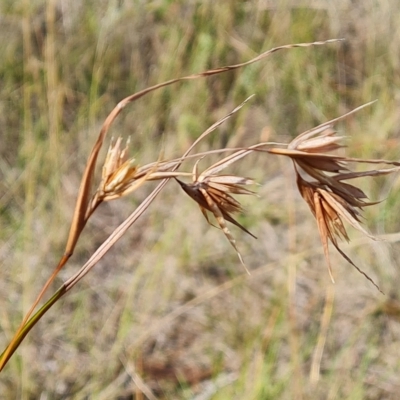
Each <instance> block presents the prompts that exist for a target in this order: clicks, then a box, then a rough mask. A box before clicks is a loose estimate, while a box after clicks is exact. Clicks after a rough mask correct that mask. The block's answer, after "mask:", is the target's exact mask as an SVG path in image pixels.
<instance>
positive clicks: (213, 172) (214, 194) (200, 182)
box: [176, 145, 261, 273]
mask: <svg viewBox="0 0 400 400" xmlns="http://www.w3.org/2000/svg"><path fill="white" fill-rule="evenodd" d="M260 146H261V145H256V146H252V147H251V148H249V149H243V150H240V151H237V152H235V153H234V154H231V155H230V156H228V157H225V158H224V159H222V160H220V161H218V162H217V163H216V164H214V165H212V166H211V167H209V168H207V169H206V170H205V171H204V172H202V173H201V174H200V175H199V173H198V163H199V161H200V160H198V161H197V162H196V164H195V166H194V169H193V183H191V184H186V183H184V182H182V181H180V180H178V179H176V180H177V182H178V183H179V185H180V186H181V187H182V189H183V190H184V191H185V193H187V194H188V195H189V196H190V197H191V198H192V199H193V200H194V201H195V202H196V203H197V204H198V205H199V207H200V210H201V212H202V213H203V215H204V217H205V218H206V220H207V222H208V223H209V224H210V225H212V224H211V222H210V220H209V218H208V214H207V212H208V211H209V212H211V213H212V214H213V215H214V217H215V219H216V220H217V222H218V225H219V226H220V228H221V229H222V231H223V232H224V234H225V236H226V237H227V239H228V240H229V242H230V243H231V245H232V246H233V248H234V249H235V250H236V253H237V255H238V257H239V259H240V261H241V263H242V264H243V266H244V267H245V269H246V271H247V272H248V273H249V271H248V269H247V267H246V265H245V263H244V261H243V258H242V256H241V254H240V252H239V250H238V248H237V246H236V241H235V239H234V238H233V236H232V234H231V232H230V231H229V229H228V227H227V225H226V221H229V222H231V223H232V224H234V225H236V226H237V227H239V228H240V229H242V230H243V231H245V232H246V233H248V234H249V235H251V236H253V237H254V238H256V237H255V236H254V235H253V234H252V233H251V232H249V231H248V230H247V229H246V228H245V227H244V226H243V225H241V224H240V223H239V222H237V221H236V220H235V219H234V218H233V217H232V215H231V214H233V213H238V212H242V211H243V208H242V206H241V204H240V203H239V202H238V201H237V200H236V199H235V198H233V197H232V196H231V194H254V192H253V191H251V190H249V189H246V188H245V187H244V186H246V185H252V184H254V183H255V182H254V180H253V179H250V178H244V177H241V176H235V175H218V173H219V172H220V171H221V170H222V169H224V168H226V167H227V166H228V165H230V164H232V163H234V162H235V161H237V160H239V159H241V158H242V157H244V156H246V155H247V154H249V153H251V152H252V151H254V150H255V149H256V148H257V147H260Z"/></svg>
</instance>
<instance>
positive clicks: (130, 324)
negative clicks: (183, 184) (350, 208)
mask: <svg viewBox="0 0 400 400" xmlns="http://www.w3.org/2000/svg"><path fill="white" fill-rule="evenodd" d="M336 37H344V38H346V42H345V43H343V44H340V43H339V44H330V45H326V46H323V47H313V48H307V49H293V50H285V51H282V52H279V53H276V54H274V55H272V56H271V57H270V58H268V59H266V60H264V61H262V62H260V63H258V64H256V65H252V66H250V67H247V68H245V69H242V70H239V71H235V72H229V73H225V74H223V75H219V76H215V77H211V78H208V79H202V80H199V81H193V82H187V83H183V84H178V85H175V86H172V87H169V88H166V89H162V90H160V91H158V92H155V93H152V94H150V95H149V96H147V97H144V98H142V99H140V100H139V101H138V102H136V103H134V104H132V105H130V106H128V107H127V109H126V110H125V111H124V112H123V114H122V116H121V117H120V118H119V119H118V121H117V123H116V124H115V125H114V126H113V128H112V134H113V135H114V136H116V135H119V134H122V135H123V136H124V137H128V136H129V135H130V136H131V140H132V145H131V149H132V151H133V153H134V154H135V156H136V157H137V159H138V161H139V162H142V163H146V162H150V161H153V160H156V159H157V158H158V156H159V154H160V151H161V150H162V151H163V152H164V155H165V156H167V157H172V156H179V155H181V154H182V153H183V152H184V151H185V150H186V148H187V147H188V145H189V144H190V143H191V142H192V141H193V140H194V138H196V137H197V136H198V135H199V134H200V133H201V132H203V131H204V130H205V129H206V128H207V127H208V126H210V125H211V124H212V123H213V122H215V121H216V120H217V119H218V118H220V117H222V116H223V115H225V114H227V113H228V112H229V111H230V110H231V109H232V108H233V107H234V106H235V105H237V104H239V103H241V102H242V101H243V100H244V99H245V98H246V97H247V96H249V95H250V94H253V93H254V94H255V95H256V96H255V97H254V98H253V99H252V100H251V102H250V103H249V104H248V105H246V106H245V107H244V108H243V109H242V110H241V111H240V112H239V113H238V114H237V115H236V116H235V117H234V118H232V119H230V120H229V121H228V122H227V123H225V124H224V125H223V126H222V127H221V128H220V129H219V130H218V131H217V132H215V133H214V134H213V135H212V137H211V138H210V140H208V143H207V144H205V145H203V148H204V149H207V148H218V147H221V146H239V145H248V144H252V143H255V142H258V141H261V140H276V141H284V142H288V141H289V140H290V139H291V138H292V137H294V136H295V135H296V134H298V133H300V132H302V131H303V130H305V129H308V128H311V127H313V126H315V125H317V124H319V123H321V122H324V121H326V120H328V119H330V118H334V117H336V116H339V115H340V114H343V113H345V112H347V111H349V110H350V109H351V108H354V107H356V106H358V105H360V104H362V103H365V102H367V101H370V100H373V99H378V100H379V101H378V102H377V103H375V104H374V105H373V106H372V107H370V108H367V109H365V110H363V111H361V112H360V113H358V114H356V115H355V116H353V117H351V118H350V119H348V120H347V121H346V122H345V123H342V124H340V125H339V127H338V128H339V129H340V130H341V131H342V132H343V133H345V134H346V135H348V136H349V140H348V146H349V148H348V154H349V155H351V156H353V157H369V158H380V157H381V158H387V159H396V158H398V154H399V148H400V143H399V142H400V131H399V127H400V125H399V122H400V121H399V102H400V89H399V88H400V5H399V3H398V1H397V0H386V1H380V2H376V1H373V0H364V1H361V0H360V1H356V0H353V1H351V0H341V1H339V0H338V1H332V2H327V1H322V0H321V1H318V0H315V1H300V0H299V1H267V0H264V1H263V0H259V1H233V0H232V1H219V2H218V1H176V2H175V1H169V0H154V1H139V0H138V1H133V0H131V1H128V0H120V1H112V0H109V1H103V0H98V1H91V0H86V1H85V0H81V1H75V2H72V1H66V0H65V1H64V0H54V1H47V2H45V1H40V0H38V1H30V0H15V1H9V0H3V1H2V2H1V3H0V55H1V56H0V178H1V182H0V224H1V228H0V263H1V264H0V265H1V269H0V348H1V349H3V348H4V347H5V346H6V344H7V343H8V341H9V340H10V338H11V336H12V334H13V333H14V332H15V330H16V328H17V327H18V324H19V323H20V321H21V319H22V316H23V314H24V313H25V312H26V311H27V309H28V308H29V306H30V305H31V303H32V302H33V300H34V299H35V297H36V295H37V293H38V292H39V290H40V288H41V286H42V285H43V283H44V282H45V280H46V279H47V277H48V276H49V275H50V273H51V271H52V270H53V268H54V266H55V263H56V261H58V258H59V257H60V256H61V254H62V252H63V248H64V242H65V240H66V237H67V234H68V232H67V231H68V226H69V222H70V218H71V216H72V211H73V204H74V202H75V199H76V195H77V190H78V184H79V180H80V174H81V173H82V171H83V168H84V165H85V161H86V158H87V155H88V154H89V150H90V148H91V147H92V145H93V142H94V140H95V138H96V136H97V134H98V130H99V127H100V126H101V123H102V122H103V120H104V118H105V117H106V116H107V114H108V112H109V111H111V109H112V108H113V107H114V105H115V104H116V103H117V102H118V101H119V100H120V99H122V98H123V97H125V96H127V95H129V94H131V93H133V92H135V91H138V90H140V89H143V88H145V87H147V86H150V85H153V84H156V83H159V82H162V81H165V80H168V79H171V78H176V77H179V76H183V75H187V74H190V73H195V72H200V71H202V70H204V69H207V68H212V67H218V66H222V65H228V64H233V63H238V62H242V61H245V60H248V59H250V58H252V57H254V56H255V55H256V54H257V53H260V52H262V51H265V50H268V49H269V48H272V47H275V46H278V45H282V44H288V43H298V42H305V41H314V40H324V39H328V38H336ZM213 161H215V159H213V158H211V157H209V158H206V159H204V160H203V161H202V162H201V163H202V165H203V166H204V167H205V166H207V165H209V164H211V162H213ZM230 171H233V172H235V173H238V174H239V175H242V176H251V177H254V178H256V179H257V180H258V182H259V183H260V184H261V186H260V187H259V189H258V193H259V195H260V198H250V199H246V198H243V202H244V204H245V206H246V214H245V215H244V216H241V217H240V222H241V223H242V224H244V225H245V226H246V227H248V228H249V229H250V230H251V231H252V232H254V234H256V235H257V236H258V240H254V239H253V238H251V237H250V236H247V235H245V234H244V233H243V232H241V231H240V230H239V229H236V228H235V227H233V226H232V232H233V234H234V235H235V237H236V238H237V239H238V245H239V246H240V249H241V250H242V253H243V256H244V258H245V260H246V262H247V265H248V266H249V269H250V270H251V271H252V274H251V276H248V275H247V274H246V273H245V272H244V270H243V268H242V266H241V265H240V262H239V261H238V259H237V256H236V254H235V252H234V250H233V249H232V248H231V246H230V244H229V243H228V241H227V240H226V238H225V237H224V235H223V234H222V233H221V232H220V231H219V230H217V229H215V228H212V227H210V226H209V225H207V223H206V221H205V220H204V219H203V217H202V215H201V213H200V212H199V210H198V208H197V206H196V204H195V203H193V202H192V201H191V200H190V199H189V198H188V197H187V196H185V195H184V194H183V193H182V192H181V191H180V189H179V187H178V185H177V184H176V182H173V181H171V182H169V183H168V185H167V187H166V188H165V189H164V191H163V192H162V193H161V195H160V196H159V197H158V198H157V200H156V201H155V203H154V204H153V205H152V206H151V207H150V209H149V210H148V211H147V212H146V214H145V215H143V216H142V217H141V218H140V220H139V221H138V222H137V223H136V224H135V225H134V227H133V228H132V229H131V230H130V231H129V232H128V234H127V235H126V236H125V237H124V238H123V239H122V240H121V241H120V242H119V243H117V245H116V246H115V247H114V249H113V250H112V251H111V252H110V253H109V254H108V255H107V256H106V257H105V258H104V259H103V260H102V261H101V262H100V263H99V265H97V267H96V268H95V269H94V270H93V271H92V272H91V273H90V274H89V275H88V276H87V277H86V278H85V279H84V280H83V281H82V282H81V283H80V284H79V285H78V286H77V287H75V288H74V290H73V291H72V292H71V293H70V294H68V295H67V296H66V297H65V298H63V299H62V300H61V301H60V302H59V303H58V304H57V305H56V306H55V307H54V308H53V309H51V310H50V311H49V312H48V314H47V315H46V316H45V317H44V318H43V319H42V320H41V321H40V322H39V324H38V325H37V326H36V327H35V328H34V329H33V331H32V332H31V333H30V334H29V336H28V337H27V339H26V340H25V341H24V342H23V343H22V345H21V347H20V349H18V351H17V353H16V354H15V355H14V357H13V359H12V360H11V362H10V363H9V364H8V366H7V367H6V368H5V370H4V371H3V372H2V373H1V375H0V397H1V398H4V399H49V400H50V399H119V400H128V399H137V400H140V399H146V398H150V399H154V398H156V399H191V400H208V399H213V400H225V399H238V400H239V399H240V400H243V399H246V400H247V399H249V400H251V399H254V400H255V399H260V400H261V399H262V400H266V399H311V398H312V399H351V400H356V399H397V398H398V393H399V391H400V350H399V349H400V339H399V338H400V303H399V301H400V298H399V285H400V270H399V266H398V260H399V246H398V243H397V242H398V240H400V235H399V233H398V232H399V231H400V223H399V221H398V208H399V207H400V200H399V191H400V181H399V179H398V177H397V176H392V177H389V178H387V177H386V178H379V179H375V180H372V179H364V180H363V182H362V183H361V186H362V187H363V189H365V190H366V191H367V193H369V194H370V197H371V198H372V199H386V201H385V202H383V203H381V204H379V205H377V206H374V207H372V208H369V209H367V212H366V214H365V216H366V222H367V225H368V228H369V229H370V230H371V231H372V232H373V233H374V234H377V235H386V236H385V237H386V239H387V243H375V242H371V241H370V240H368V239H364V238H361V237H360V235H359V234H358V233H355V232H352V231H350V233H351V238H352V244H351V245H345V244H344V245H343V249H344V250H345V251H346V252H347V253H348V254H349V255H350V256H351V258H352V259H353V260H354V261H355V262H356V263H357V264H358V265H359V266H360V267H361V268H362V269H364V270H365V271H366V272H367V273H368V274H370V275H371V277H373V278H374V280H375V281H376V282H377V283H378V284H379V285H380V287H381V288H382V290H383V291H384V292H385V293H386V296H383V295H381V294H380V293H379V292H378V291H377V290H376V289H375V288H374V287H373V286H372V285H371V284H370V282H368V281H367V280H366V279H365V278H364V277H363V276H361V275H360V274H358V273H357V271H355V270H354V269H353V268H352V267H351V266H350V265H349V264H348V263H346V261H345V260H343V259H342V258H341V257H340V256H337V255H336V253H335V252H334V251H332V263H333V266H334V274H335V276H336V281H337V283H336V284H335V285H332V284H331V283H330V280H329V275H328V271H327V268H326V263H325V260H324V258H323V253H322V246H321V244H320V241H319V236H318V232H317V228H316V225H315V220H314V218H313V217H312V215H311V213H310V212H309V210H308V207H307V205H306V204H305V203H304V202H303V200H302V199H301V198H300V196H299V195H298V193H297V189H296V187H295V180H294V173H293V171H292V166H291V165H290V161H289V160H287V159H283V158H282V159H281V158H279V157H273V156H271V155H265V154H262V155H251V156H250V157H248V158H247V159H244V160H243V161H241V162H240V163H238V164H237V165H235V166H234V167H232V168H231V169H230ZM151 188H152V184H151V183H150V184H148V186H144V187H142V188H141V189H140V190H139V191H137V192H135V193H134V194H133V195H132V196H130V197H129V198H124V199H122V200H118V201H114V202H112V203H107V204H105V205H104V206H102V207H101V208H100V209H99V210H97V212H96V214H95V216H94V217H93V218H92V219H91V221H90V223H89V225H88V226H87V228H86V230H85V232H84V234H83V236H82V238H81V241H80V243H79V244H78V247H77V251H76V254H75V255H74V257H73V259H72V260H71V262H70V263H69V265H68V266H67V267H66V268H65V269H64V270H63V271H62V273H61V274H60V276H59V278H58V281H57V284H56V285H55V286H54V288H57V287H58V286H59V284H60V283H61V280H62V279H66V278H68V277H69V276H70V275H71V274H72V272H74V271H76V270H77V269H78V267H79V266H81V265H82V264H83V263H84V262H85V261H86V260H87V259H88V257H89V256H90V254H92V252H93V251H94V250H95V249H96V248H97V246H99V245H100V244H101V243H102V241H103V240H104V239H105V238H106V237H107V236H108V235H109V234H110V233H111V232H112V231H113V229H114V228H115V227H116V226H117V225H118V224H119V222H121V221H123V220H124V218H125V217H126V216H128V215H129V213H130V212H131V211H132V210H133V209H134V207H136V206H137V205H138V204H139V202H140V201H141V200H142V199H143V198H144V197H145V195H146V194H147V193H149V191H150V190H151ZM324 343H325V346H324V348H323V344H324ZM322 348H323V353H322V356H321V358H319V355H318V354H319V353H318V352H319V351H320V350H321V349H322ZM318 371H319V374H318ZM143 391H144V392H145V393H147V396H146V395H144V394H143V393H142V392H143Z"/></svg>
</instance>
